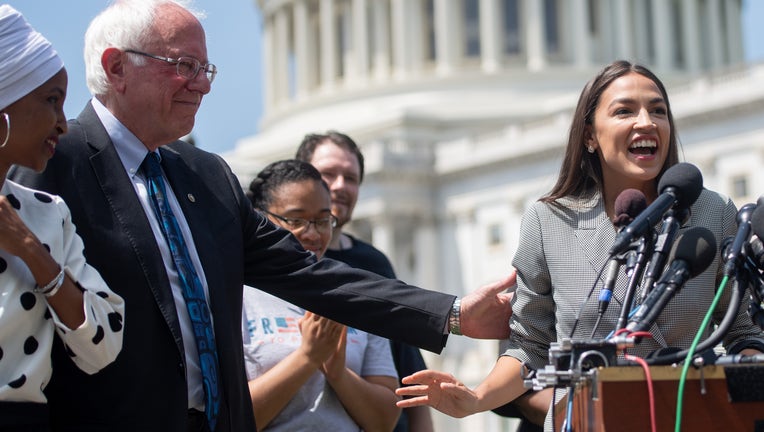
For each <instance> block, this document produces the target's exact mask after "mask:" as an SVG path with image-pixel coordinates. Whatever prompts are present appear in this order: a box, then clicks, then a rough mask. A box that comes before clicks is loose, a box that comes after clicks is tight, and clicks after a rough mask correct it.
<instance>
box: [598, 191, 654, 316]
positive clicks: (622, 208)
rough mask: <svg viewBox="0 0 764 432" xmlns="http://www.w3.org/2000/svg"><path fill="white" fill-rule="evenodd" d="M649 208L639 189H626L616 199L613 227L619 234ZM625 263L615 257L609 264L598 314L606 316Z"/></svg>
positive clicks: (620, 258)
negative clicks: (619, 272)
mask: <svg viewBox="0 0 764 432" xmlns="http://www.w3.org/2000/svg"><path fill="white" fill-rule="evenodd" d="M645 207H647V200H646V199H645V195H644V194H643V193H642V192H641V191H639V190H637V189H625V190H623V191H622V192H621V193H620V194H618V197H617V198H616V199H615V204H614V210H615V214H616V215H617V216H616V217H615V218H614V219H613V225H614V226H615V227H616V229H617V230H618V232H620V231H621V230H623V229H624V228H625V227H626V226H627V225H628V224H630V223H631V222H632V221H633V220H634V218H635V217H636V216H637V215H639V214H640V213H641V212H642V211H643V210H644V209H645ZM624 261H625V257H623V256H613V257H611V258H610V262H609V264H608V271H607V275H606V277H605V284H604V285H603V286H602V290H601V291H600V296H599V308H598V312H599V313H600V314H604V313H605V311H606V310H607V307H608V305H609V304H610V299H611V298H612V296H613V289H614V288H615V282H616V280H617V279H618V270H619V269H620V267H621V264H622V263H623V262H624Z"/></svg>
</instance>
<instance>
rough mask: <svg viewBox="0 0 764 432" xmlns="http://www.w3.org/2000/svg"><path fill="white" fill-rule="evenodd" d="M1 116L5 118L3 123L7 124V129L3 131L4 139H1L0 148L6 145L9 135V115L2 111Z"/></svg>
mask: <svg viewBox="0 0 764 432" xmlns="http://www.w3.org/2000/svg"><path fill="white" fill-rule="evenodd" d="M3 118H4V119H5V124H6V125H7V127H8V130H6V131H5V140H3V144H0V148H3V147H5V146H7V145H8V139H9V138H10V137H11V116H9V115H8V113H7V112H4V113H3Z"/></svg>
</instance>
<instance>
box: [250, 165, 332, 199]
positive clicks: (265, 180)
mask: <svg viewBox="0 0 764 432" xmlns="http://www.w3.org/2000/svg"><path fill="white" fill-rule="evenodd" d="M306 180H313V181H317V182H320V183H321V184H322V185H323V186H324V188H326V191H327V192H328V191H329V186H327V185H326V183H325V182H324V180H323V179H322V178H321V173H319V172H318V170H317V169H316V168H315V167H313V165H311V164H309V163H307V162H303V161H299V160H297V159H287V160H280V161H277V162H273V163H272V164H269V165H268V166H266V167H265V168H263V170H262V171H260V172H259V173H258V174H257V177H255V179H254V180H252V182H251V183H250V184H249V189H248V190H247V191H246V193H247V198H249V200H250V201H252V206H253V207H255V208H256V209H262V210H266V209H268V207H270V206H271V204H272V203H273V192H274V191H275V190H276V189H277V188H279V187H281V186H282V185H285V184H290V183H298V182H302V181H306Z"/></svg>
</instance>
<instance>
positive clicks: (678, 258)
mask: <svg viewBox="0 0 764 432" xmlns="http://www.w3.org/2000/svg"><path fill="white" fill-rule="evenodd" d="M671 256H672V257H673V261H672V262H671V264H670V265H669V267H668V269H667V271H666V272H665V273H664V274H663V276H662V277H661V279H660V280H659V281H658V282H657V283H656V284H655V288H654V289H653V290H652V291H651V292H650V294H649V295H648V296H647V298H646V299H645V302H644V303H642V305H641V306H640V307H639V309H637V311H636V312H635V313H634V316H633V317H632V319H631V322H629V324H628V325H627V326H626V329H627V330H629V331H630V332H638V331H647V330H648V329H649V328H650V326H652V325H653V323H654V322H655V320H656V319H657V318H658V316H659V315H660V313H661V312H662V311H663V309H664V308H665V307H666V305H667V304H668V302H669V301H670V300H671V299H672V298H673V297H674V295H675V294H676V293H677V292H679V290H680V289H681V288H682V286H683V285H684V284H685V282H687V281H688V280H689V279H691V278H693V277H695V276H697V275H699V274H700V273H702V272H703V271H704V270H705V269H706V268H707V267H708V266H709V264H711V262H712V261H713V260H714V257H715V256H716V239H715V238H714V235H713V234H712V233H711V231H709V230H708V229H707V228H703V227H693V228H690V229H688V230H687V231H685V232H684V233H683V234H682V235H680V236H679V238H678V239H677V242H676V243H675V244H674V247H673V248H672V250H671Z"/></svg>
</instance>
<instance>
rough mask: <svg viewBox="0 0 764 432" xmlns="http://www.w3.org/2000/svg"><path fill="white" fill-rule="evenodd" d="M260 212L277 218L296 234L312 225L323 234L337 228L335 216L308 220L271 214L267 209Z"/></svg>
mask: <svg viewBox="0 0 764 432" xmlns="http://www.w3.org/2000/svg"><path fill="white" fill-rule="evenodd" d="M260 211H262V212H263V213H267V214H269V215H271V216H273V217H275V218H276V219H278V220H280V221H281V222H284V225H286V226H287V227H289V230H290V231H292V232H295V233H298V232H302V231H305V230H307V229H308V227H309V226H310V224H313V226H315V227H316V231H321V232H326V231H328V230H330V229H332V228H334V227H336V226H337V218H336V217H335V216H334V215H329V216H327V217H325V218H321V219H313V220H308V219H303V218H288V217H284V216H281V215H277V214H276V213H272V212H269V211H268V210H265V209H260Z"/></svg>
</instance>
